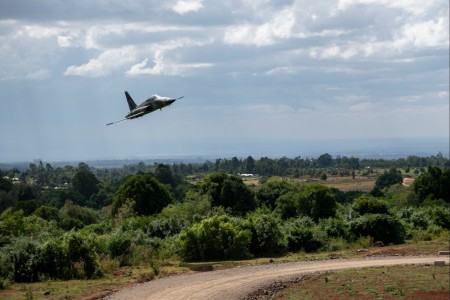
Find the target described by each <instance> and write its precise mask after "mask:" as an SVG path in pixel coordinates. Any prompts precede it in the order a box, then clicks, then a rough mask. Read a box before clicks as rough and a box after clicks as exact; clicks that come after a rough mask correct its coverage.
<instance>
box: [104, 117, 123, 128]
mask: <svg viewBox="0 0 450 300" xmlns="http://www.w3.org/2000/svg"><path fill="white" fill-rule="evenodd" d="M125 120H128V119H127V118H125V119H122V120H119V121H114V122H111V123H108V124H106V126H108V125H112V124H116V123H119V122H122V121H125Z"/></svg>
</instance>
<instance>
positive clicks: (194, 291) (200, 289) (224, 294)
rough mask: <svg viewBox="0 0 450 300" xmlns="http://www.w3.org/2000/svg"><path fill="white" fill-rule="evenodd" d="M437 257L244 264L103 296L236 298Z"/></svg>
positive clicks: (112, 299) (115, 298)
mask: <svg viewBox="0 0 450 300" xmlns="http://www.w3.org/2000/svg"><path fill="white" fill-rule="evenodd" d="M437 260H439V261H443V260H445V262H446V264H449V257H448V256H397V257H381V258H379V257H378V258H366V259H345V260H344V259H336V260H326V261H309V262H291V263H279V264H278V263H277V264H269V265H256V266H244V267H236V268H233V269H228V270H219V271H212V272H204V273H197V274H190V275H179V276H173V277H166V278H161V279H158V280H154V281H150V282H147V283H143V284H139V285H136V286H134V287H131V288H127V289H124V290H122V291H119V292H117V293H115V294H112V295H110V296H108V297H107V298H105V299H108V300H118V299H126V300H129V299H182V300H186V299H239V298H240V297H244V296H246V295H248V294H249V293H251V292H252V291H254V290H256V289H258V288H259V287H260V286H263V285H268V284H270V283H271V282H273V281H276V280H287V279H289V278H292V277H295V276H299V275H304V274H308V273H314V272H322V271H332V270H342V269H352V268H363V267H377V266H391V265H407V264H433V263H434V261H437Z"/></svg>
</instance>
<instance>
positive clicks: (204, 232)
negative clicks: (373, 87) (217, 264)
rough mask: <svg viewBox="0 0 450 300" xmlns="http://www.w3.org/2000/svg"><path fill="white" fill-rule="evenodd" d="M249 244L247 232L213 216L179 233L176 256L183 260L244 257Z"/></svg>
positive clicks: (227, 218)
mask: <svg viewBox="0 0 450 300" xmlns="http://www.w3.org/2000/svg"><path fill="white" fill-rule="evenodd" d="M250 241H251V233H250V231H248V230H243V229H241V228H240V227H239V224H238V221H237V220H236V219H234V218H231V217H229V216H227V215H222V216H213V217H211V218H209V219H205V220H203V221H201V222H200V223H198V224H195V225H193V226H192V227H190V228H188V229H186V230H183V231H182V232H181V233H180V236H179V243H180V256H181V258H182V259H183V260H185V261H206V260H227V259H241V258H247V257H248V256H249V251H248V250H249V245H250Z"/></svg>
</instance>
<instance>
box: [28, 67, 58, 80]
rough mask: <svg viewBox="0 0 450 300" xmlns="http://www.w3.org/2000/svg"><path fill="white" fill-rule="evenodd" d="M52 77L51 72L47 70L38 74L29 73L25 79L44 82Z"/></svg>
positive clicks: (41, 70) (37, 72) (39, 71)
mask: <svg viewBox="0 0 450 300" xmlns="http://www.w3.org/2000/svg"><path fill="white" fill-rule="evenodd" d="M50 77H52V76H51V72H50V71H49V70H47V69H39V70H37V71H36V72H31V73H28V74H27V75H26V76H25V78H26V79H32V80H44V79H48V78H50Z"/></svg>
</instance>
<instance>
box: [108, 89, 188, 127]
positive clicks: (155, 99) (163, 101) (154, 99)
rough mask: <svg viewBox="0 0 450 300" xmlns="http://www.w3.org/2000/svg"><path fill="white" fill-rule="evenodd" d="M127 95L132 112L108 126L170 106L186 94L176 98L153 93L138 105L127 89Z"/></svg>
mask: <svg viewBox="0 0 450 300" xmlns="http://www.w3.org/2000/svg"><path fill="white" fill-rule="evenodd" d="M125 96H126V97H127V102H128V106H129V107H130V112H129V113H128V114H127V115H126V116H125V119H122V120H119V121H115V122H111V123H108V124H106V126H108V125H111V124H115V123H119V122H122V121H125V120H131V119H136V118H139V117H142V116H143V115H146V114H149V113H151V112H154V111H155V110H157V109H162V108H163V107H166V106H170V105H171V104H172V103H174V102H175V101H177V100H178V99H181V98H183V97H184V96H181V97H180V98H177V99H174V98H169V97H161V96H158V95H153V96H151V97H150V98H148V99H147V100H145V101H144V102H142V103H141V104H139V105H136V103H134V101H133V98H131V96H130V94H128V92H127V91H125Z"/></svg>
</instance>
